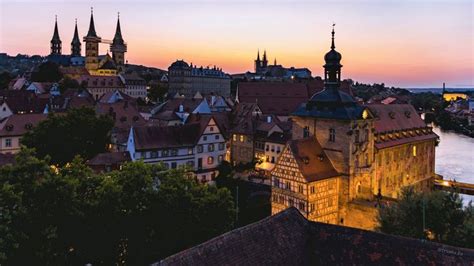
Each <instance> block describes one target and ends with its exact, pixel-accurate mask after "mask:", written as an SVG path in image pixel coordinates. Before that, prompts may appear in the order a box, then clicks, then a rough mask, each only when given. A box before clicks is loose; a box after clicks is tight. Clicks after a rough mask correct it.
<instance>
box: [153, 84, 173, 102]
mask: <svg viewBox="0 0 474 266" xmlns="http://www.w3.org/2000/svg"><path fill="white" fill-rule="evenodd" d="M167 92H168V88H167V87H166V86H165V85H160V84H153V85H151V86H150V89H149V90H148V98H149V99H150V101H152V102H159V101H161V100H163V99H164V97H165V94H166V93H167Z"/></svg>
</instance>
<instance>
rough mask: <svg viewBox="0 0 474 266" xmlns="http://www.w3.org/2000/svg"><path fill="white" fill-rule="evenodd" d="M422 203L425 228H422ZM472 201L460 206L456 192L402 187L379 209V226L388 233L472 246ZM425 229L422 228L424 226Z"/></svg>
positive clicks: (473, 232)
mask: <svg viewBox="0 0 474 266" xmlns="http://www.w3.org/2000/svg"><path fill="white" fill-rule="evenodd" d="M423 206H424V212H425V228H423ZM472 217H473V211H472V205H471V204H469V206H468V207H467V208H463V202H462V198H460V196H459V194H457V193H447V192H443V191H434V192H430V193H424V194H423V193H417V192H415V190H414V189H413V188H411V187H409V188H407V189H405V190H403V192H402V195H401V198H400V199H399V201H398V202H397V203H394V204H391V205H389V206H385V207H382V208H380V209H379V215H378V222H379V228H378V230H379V231H381V232H384V233H388V234H395V235H402V236H408V237H413V238H425V239H431V240H434V241H437V242H441V243H446V244H450V245H455V246H461V247H468V248H473V247H474V241H472V239H473V238H474V230H473V218H472ZM423 229H425V230H423Z"/></svg>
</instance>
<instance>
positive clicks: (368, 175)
mask: <svg viewBox="0 0 474 266" xmlns="http://www.w3.org/2000/svg"><path fill="white" fill-rule="evenodd" d="M341 59H342V56H341V54H340V53H339V52H337V51H336V50H335V43H334V29H333V31H332V43H331V49H330V51H329V52H328V53H327V54H326V55H325V56H324V60H325V62H326V63H325V65H324V79H325V83H324V90H322V91H321V92H318V93H316V94H314V95H313V96H312V97H311V99H310V100H309V101H308V102H307V103H303V104H302V105H301V106H299V107H298V109H297V110H296V111H295V112H293V113H292V115H291V120H292V121H293V129H292V140H290V141H289V142H288V143H287V144H286V146H285V148H284V150H283V152H282V155H281V156H280V157H279V159H278V161H277V164H276V166H275V168H274V169H273V170H272V172H271V176H272V182H271V183H272V213H273V214H275V213H278V212H280V211H282V210H284V209H286V208H288V207H291V206H294V207H296V208H298V209H299V210H300V212H301V213H302V214H303V215H305V216H306V217H307V218H308V219H310V220H315V221H321V222H328V223H333V224H345V225H351V226H356V227H357V225H354V224H351V222H350V221H351V220H353V219H351V216H352V215H355V214H354V213H355V211H354V209H355V208H354V206H357V205H358V204H359V203H361V204H359V205H364V204H366V203H367V202H370V201H375V200H376V199H381V198H388V199H395V198H397V197H398V195H399V193H400V190H401V188H402V187H404V186H407V185H412V186H415V187H416V188H417V189H419V190H424V189H428V188H429V186H430V182H431V181H432V179H433V178H434V177H435V172H434V160H435V153H434V152H435V145H436V142H437V135H436V134H435V133H433V132H432V130H431V128H430V127H428V126H427V125H426V124H425V123H424V121H423V120H422V119H421V118H420V117H419V115H418V114H417V112H416V110H415V109H414V108H413V106H411V105H408V104H397V105H383V104H374V105H362V104H360V103H358V102H356V100H355V99H354V97H353V96H351V95H349V94H348V93H346V92H344V91H342V90H341V89H340V85H341V68H342V65H341V63H340V62H341ZM369 213H370V212H369ZM372 213H373V212H372ZM368 219H369V218H368ZM370 219H374V217H370ZM358 220H359V221H360V219H358ZM367 224H370V223H367ZM368 227H370V226H368Z"/></svg>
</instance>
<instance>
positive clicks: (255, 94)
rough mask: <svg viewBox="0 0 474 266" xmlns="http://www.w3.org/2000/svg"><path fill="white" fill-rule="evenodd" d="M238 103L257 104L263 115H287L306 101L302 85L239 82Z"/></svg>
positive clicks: (304, 86)
mask: <svg viewBox="0 0 474 266" xmlns="http://www.w3.org/2000/svg"><path fill="white" fill-rule="evenodd" d="M238 98H239V102H240V103H244V102H245V103H257V104H258V106H260V108H261V109H262V112H263V113H264V114H275V115H288V114H290V113H291V112H293V111H294V110H296V108H297V107H298V106H299V105H300V104H301V103H304V102H306V101H307V100H308V91H307V88H306V84H304V83H289V82H240V83H239V84H238Z"/></svg>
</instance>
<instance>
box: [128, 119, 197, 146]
mask: <svg viewBox="0 0 474 266" xmlns="http://www.w3.org/2000/svg"><path fill="white" fill-rule="evenodd" d="M200 133H201V126H200V123H192V124H187V125H180V126H167V127H156V126H144V127H134V128H133V134H134V139H135V149H137V150H151V149H162V148H179V147H192V146H194V145H195V144H196V143H197V141H198V140H199V138H200V136H201V134H200Z"/></svg>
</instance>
